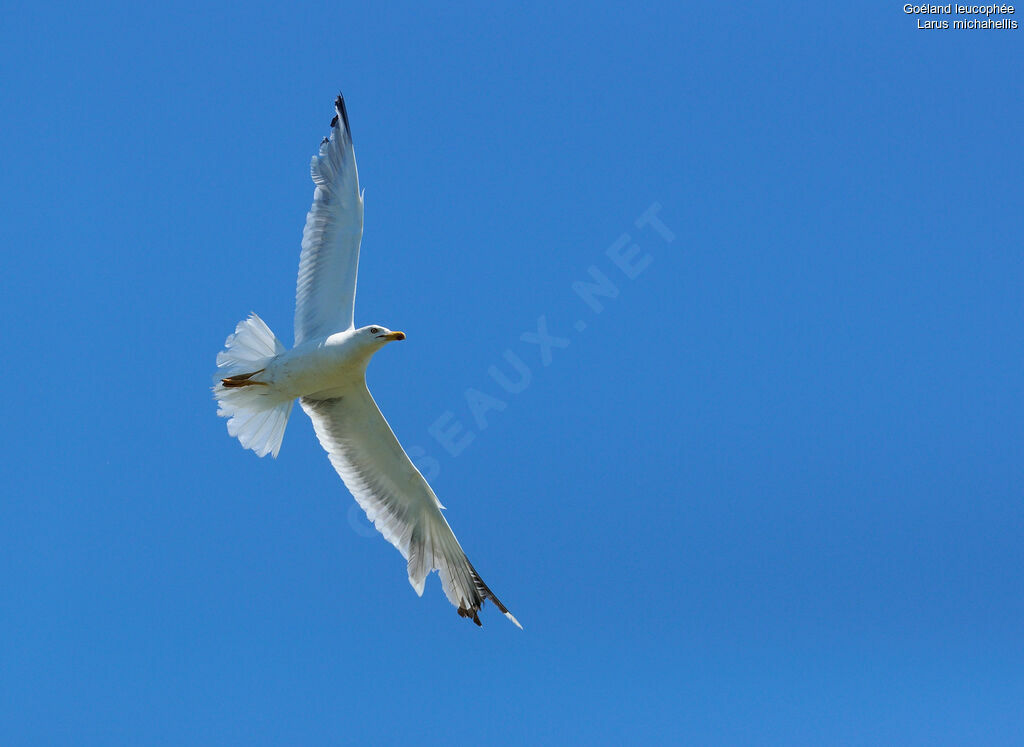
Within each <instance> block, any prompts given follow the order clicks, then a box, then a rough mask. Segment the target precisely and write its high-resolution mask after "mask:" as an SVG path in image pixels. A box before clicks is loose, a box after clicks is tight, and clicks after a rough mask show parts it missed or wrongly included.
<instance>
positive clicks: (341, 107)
mask: <svg viewBox="0 0 1024 747" xmlns="http://www.w3.org/2000/svg"><path fill="white" fill-rule="evenodd" d="M334 110H335V111H336V112H337V114H335V115H334V119H332V120H331V127H332V128H333V127H336V126H337V124H338V116H339V115H340V116H341V120H342V121H343V122H344V123H345V129H346V130H347V131H348V136H349V138H351V137H352V128H351V127H350V126H349V124H348V110H347V109H345V97H344V96H342V95H341V94H340V93H339V94H338V98H336V99H335V100H334Z"/></svg>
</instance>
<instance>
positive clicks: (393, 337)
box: [384, 332, 405, 340]
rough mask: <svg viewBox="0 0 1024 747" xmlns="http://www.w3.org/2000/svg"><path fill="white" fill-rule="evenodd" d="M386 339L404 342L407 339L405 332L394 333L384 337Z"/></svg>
mask: <svg viewBox="0 0 1024 747" xmlns="http://www.w3.org/2000/svg"><path fill="white" fill-rule="evenodd" d="M384 339H386V340H404V339H405V332H392V333H391V334H389V335H384Z"/></svg>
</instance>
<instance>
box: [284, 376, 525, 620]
mask: <svg viewBox="0 0 1024 747" xmlns="http://www.w3.org/2000/svg"><path fill="white" fill-rule="evenodd" d="M300 401H301V403H302V409H304V410H305V411H306V413H307V414H308V415H309V417H310V418H311V419H312V420H313V428H314V429H315V430H316V435H317V438H319V439H320V443H321V444H322V445H323V447H324V449H326V450H327V454H328V456H329V457H330V460H331V464H333V465H334V469H336V470H337V471H338V474H339V475H341V479H342V480H343V481H344V482H345V485H346V486H347V487H348V489H349V491H351V493H352V495H353V496H355V499H356V501H357V502H358V503H359V505H360V506H362V508H363V510H364V511H366V515H367V517H368V518H369V519H370V521H372V522H373V524H374V526H375V527H376V528H377V531H379V532H380V533H381V534H383V535H384V538H385V539H386V540H387V541H388V542H390V543H391V544H392V545H394V546H395V547H397V548H398V551H399V552H401V553H402V557H404V558H405V559H406V560H407V561H408V572H409V583H410V584H412V588H413V589H415V590H416V593H417V594H420V595H422V594H423V584H424V582H425V581H426V578H427V575H428V574H429V573H430V572H431V571H435V570H436V571H438V572H439V574H440V576H441V584H442V586H443V588H444V593H445V595H446V596H447V597H448V601H450V602H451V603H452V604H453V605H455V606H456V607H457V608H458V611H459V614H460V615H461V616H463V617H469V618H471V619H472V620H473V622H475V623H476V624H477V625H480V618H479V616H478V615H477V612H478V611H479V610H480V607H481V606H483V603H484V600H486V599H490V600H491V601H492V602H494V604H495V605H496V606H497V607H498V609H500V610H501V611H502V612H504V613H505V616H506V617H507V618H508V619H509V620H511V621H512V622H513V623H515V624H516V625H517V626H518V627H520V628H521V627H522V625H519V621H518V620H516V619H515V617H513V616H512V614H511V613H510V612H509V611H508V609H506V607H505V605H503V604H502V603H501V602H500V601H498V598H497V597H496V596H494V593H493V592H492V591H491V590H490V589H489V588H487V584H485V583H484V582H483V581H482V580H481V578H480V576H479V575H478V574H477V572H476V569H474V568H473V565H472V564H471V563H470V562H469V558H467V557H466V553H464V552H463V551H462V548H461V547H460V546H459V542H458V540H456V539H455V534H453V533H452V530H451V527H450V526H448V522H447V521H446V520H445V518H444V516H442V515H441V508H442V506H441V503H440V501H438V500H437V496H436V495H434V491H433V490H431V489H430V485H428V484H427V481H426V480H425V479H423V475H421V474H420V472H419V470H417V469H416V467H415V466H413V463H412V462H411V461H410V460H409V457H408V456H407V455H406V453H405V451H404V450H403V449H402V445H401V444H399V443H398V439H397V438H395V434H394V433H393V432H392V430H391V427H390V426H389V425H388V423H387V421H386V420H385V419H384V416H383V415H381V412H380V409H378V407H377V403H376V402H374V401H373V397H372V396H370V392H369V390H368V389H367V388H366V383H365V382H363V381H360V382H359V383H358V384H354V385H353V386H352V387H351V388H349V389H348V390H345V391H343V392H342V394H341V396H339V397H333V398H331V399H310V398H309V397H303V398H302V399H301V400H300Z"/></svg>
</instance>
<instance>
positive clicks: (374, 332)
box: [370, 327, 380, 335]
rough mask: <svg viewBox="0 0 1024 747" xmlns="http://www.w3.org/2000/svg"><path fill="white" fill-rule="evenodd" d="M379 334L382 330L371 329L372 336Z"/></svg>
mask: <svg viewBox="0 0 1024 747" xmlns="http://www.w3.org/2000/svg"><path fill="white" fill-rule="evenodd" d="M378 332H380V330H379V329H377V328H376V327H370V334H371V335H375V334H377V333H378Z"/></svg>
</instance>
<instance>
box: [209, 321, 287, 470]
mask: <svg viewBox="0 0 1024 747" xmlns="http://www.w3.org/2000/svg"><path fill="white" fill-rule="evenodd" d="M224 348H225V349H224V350H222V351H221V352H220V353H218V354H217V375H216V377H215V380H216V384H215V385H214V387H213V396H214V398H215V399H216V400H217V404H218V405H219V407H218V409H217V414H218V415H220V416H221V417H223V418H228V433H229V434H230V435H232V436H234V437H235V438H237V439H238V441H239V443H241V444H242V446H243V447H245V448H246V449H252V450H253V451H255V452H256V454H257V455H258V456H261V457H263V456H266V455H267V454H271V455H272V456H274V457H277V455H278V452H280V451H281V440H282V439H283V438H284V429H285V427H286V426H287V425H288V418H289V416H290V415H291V413H292V404H293V403H294V400H292V399H286V400H282V399H280V397H278V396H274V393H273V391H271V390H270V388H269V387H266V386H259V385H258V384H254V385H251V386H238V387H226V386H224V384H223V383H222V380H223V379H226V378H228V377H231V376H239V375H245V374H253V373H254V372H258V371H259V370H261V369H263V368H266V366H267V364H268V363H270V361H271V360H273V359H274V358H275V357H276V356H278V355H280V354H281V353H283V352H285V347H284V345H282V344H281V341H280V340H278V339H277V338H276V337H275V336H274V333H273V332H271V331H270V328H269V327H268V326H267V325H266V324H265V323H264V321H263V320H262V319H260V318H259V317H258V316H256V314H250V315H249V318H248V319H246V320H244V321H241V322H239V323H238V326H237V327H235V332H234V334H232V335H229V336H228V339H227V340H225V342H224ZM257 380H258V377H257V376H254V377H253V379H252V381H254V382H255V381H257Z"/></svg>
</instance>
